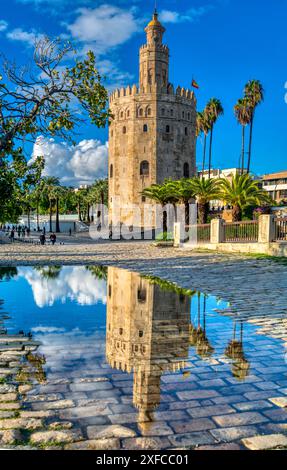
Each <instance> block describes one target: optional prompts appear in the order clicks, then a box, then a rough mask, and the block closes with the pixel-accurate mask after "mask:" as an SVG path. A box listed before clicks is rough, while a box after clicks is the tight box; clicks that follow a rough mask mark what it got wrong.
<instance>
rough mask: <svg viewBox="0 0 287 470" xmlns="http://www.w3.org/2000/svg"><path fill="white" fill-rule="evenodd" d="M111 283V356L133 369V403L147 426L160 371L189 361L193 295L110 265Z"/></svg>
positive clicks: (156, 398)
mask: <svg viewBox="0 0 287 470" xmlns="http://www.w3.org/2000/svg"><path fill="white" fill-rule="evenodd" d="M107 288H108V296H107V338H106V339H107V341H106V355H107V360H108V362H109V364H110V365H111V367H113V368H114V369H119V370H122V371H125V372H128V373H131V372H133V404H134V406H135V407H136V408H137V409H138V410H139V417H138V422H139V424H140V427H143V428H145V427H147V426H148V424H147V423H149V422H152V421H153V412H154V410H155V409H156V408H157V407H158V406H159V404H160V381H161V376H162V374H163V373H165V372H175V371H178V370H181V369H184V368H185V363H186V361H187V360H188V352H189V341H190V305H191V299H190V296H187V295H184V294H183V293H179V292H176V291H174V290H166V289H162V288H161V286H160V285H158V284H157V283H154V282H150V281H149V280H148V279H145V278H143V277H141V276H140V275H138V274H136V273H131V272H128V271H123V270H120V269H117V268H109V269H108V286H107Z"/></svg>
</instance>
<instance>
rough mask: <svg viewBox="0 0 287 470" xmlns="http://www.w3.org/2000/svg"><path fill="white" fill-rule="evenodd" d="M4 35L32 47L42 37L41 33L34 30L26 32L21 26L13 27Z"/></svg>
mask: <svg viewBox="0 0 287 470" xmlns="http://www.w3.org/2000/svg"><path fill="white" fill-rule="evenodd" d="M6 36H7V38H8V39H11V40H12V41H20V42H24V43H25V44H26V45H27V46H29V47H31V46H32V47H33V46H34V45H35V43H36V41H37V40H39V39H41V38H42V37H43V35H41V34H39V33H37V32H36V31H35V30H32V31H30V32H28V31H24V30H23V29H22V28H16V29H13V30H12V31H9V32H8V33H7V35H6Z"/></svg>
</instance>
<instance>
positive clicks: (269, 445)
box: [242, 434, 287, 450]
mask: <svg viewBox="0 0 287 470" xmlns="http://www.w3.org/2000/svg"><path fill="white" fill-rule="evenodd" d="M242 444H243V445H244V446H245V447H247V449H250V450H268V449H275V448H277V447H287V436H285V435H283V434H270V435H266V436H254V437H249V438H246V439H242Z"/></svg>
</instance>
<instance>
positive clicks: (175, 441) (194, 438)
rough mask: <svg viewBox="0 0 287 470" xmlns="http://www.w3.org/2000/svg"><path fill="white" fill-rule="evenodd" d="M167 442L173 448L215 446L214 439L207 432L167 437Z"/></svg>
mask: <svg viewBox="0 0 287 470" xmlns="http://www.w3.org/2000/svg"><path fill="white" fill-rule="evenodd" d="M168 439H169V441H170V442H171V444H172V445H173V446H175V447H183V448H184V447H186V448H190V447H195V446H199V445H207V444H215V442H216V441H215V439H214V438H213V437H212V436H211V435H210V434H209V433H208V432H204V431H203V432H192V433H184V434H176V435H174V436H169V438H168Z"/></svg>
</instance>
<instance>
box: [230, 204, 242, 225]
mask: <svg viewBox="0 0 287 470" xmlns="http://www.w3.org/2000/svg"><path fill="white" fill-rule="evenodd" d="M241 217H242V211H241V209H240V207H239V206H236V205H235V206H233V208H232V222H240V221H241Z"/></svg>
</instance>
